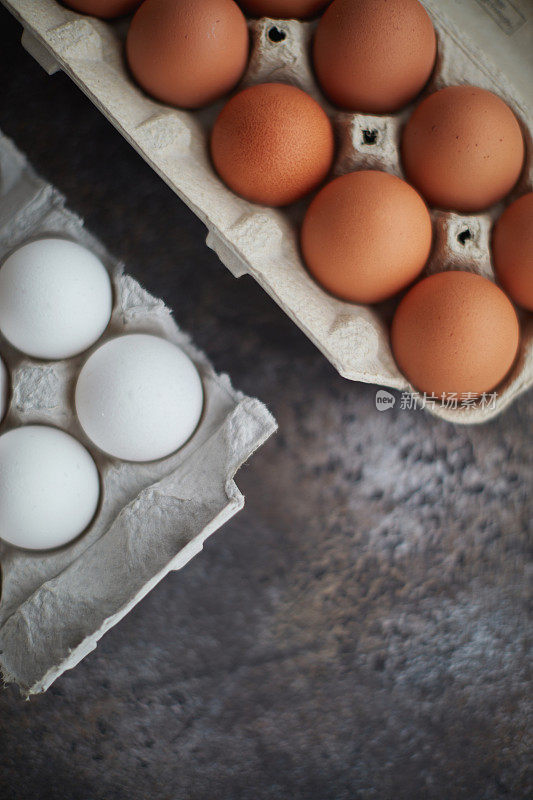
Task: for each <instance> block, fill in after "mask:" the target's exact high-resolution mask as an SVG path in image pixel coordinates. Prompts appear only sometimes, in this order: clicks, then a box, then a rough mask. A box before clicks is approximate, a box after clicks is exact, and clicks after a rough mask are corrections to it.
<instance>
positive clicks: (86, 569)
mask: <svg viewBox="0 0 533 800" xmlns="http://www.w3.org/2000/svg"><path fill="white" fill-rule="evenodd" d="M50 235H53V236H61V237H66V238H68V239H72V240H74V241H77V242H79V243H80V244H82V245H84V246H86V247H88V248H89V249H90V250H91V251H92V252H94V253H95V254H96V255H97V256H98V257H99V258H100V259H101V260H102V262H103V263H104V265H105V266H106V267H107V269H108V270H109V272H110V275H111V278H112V282H113V290H114V306H113V313H112V316H111V321H110V323H109V325H108V327H107V329H106V331H105V332H104V334H103V335H102V336H101V337H100V339H99V340H98V341H97V342H96V343H95V345H93V347H92V348H90V349H89V350H88V351H86V352H84V353H82V354H81V355H79V356H75V357H73V358H68V359H63V360H61V361H40V360H36V359H33V358H29V357H26V356H24V355H22V354H20V353H19V352H17V351H16V350H15V349H14V348H13V347H11V346H10V345H9V343H8V342H7V341H6V340H5V339H4V338H3V337H1V336H0V352H1V354H2V357H3V359H4V361H5V363H6V365H7V367H8V370H9V374H10V384H11V386H10V389H11V391H10V403H9V407H8V410H7V413H6V415H5V417H4V419H3V420H2V421H1V424H0V433H4V432H6V431H8V430H10V429H12V428H15V427H18V426H20V425H26V424H45V425H51V426H55V427H58V428H60V429H62V430H65V431H66V432H67V433H70V434H71V435H73V436H74V437H75V438H76V439H78V440H79V441H81V442H82V444H83V445H84V446H85V447H86V448H87V449H88V451H89V452H90V453H91V455H92V457H93V459H94V460H95V462H96V464H97V467H98V470H99V474H100V484H101V497H100V503H99V507H98V510H97V512H96V515H95V518H94V519H93V521H92V522H91V524H90V526H89V528H88V529H87V530H86V531H85V532H84V533H83V534H82V535H81V536H80V537H79V538H78V539H76V540H74V541H73V542H72V543H70V544H68V545H65V546H64V547H62V548H59V549H56V550H50V551H33V552H32V551H24V550H19V549H17V548H15V547H12V546H10V545H8V544H7V543H4V542H2V541H0V569H1V579H2V582H1V588H0V672H1V674H2V676H3V679H4V681H6V682H15V683H17V684H18V685H19V687H20V688H21V691H22V692H23V693H25V694H27V695H29V694H34V693H36V692H40V691H44V690H46V689H47V688H48V686H50V684H51V683H52V682H53V681H54V680H55V679H56V678H57V677H58V676H59V675H61V674H62V673H63V672H64V671H65V670H66V669H70V668H71V667H73V666H75V665H76V664H77V663H78V662H79V661H80V660H81V659H82V658H83V657H84V656H85V655H86V654H87V653H88V652H90V651H91V650H93V649H94V648H95V647H96V645H97V642H98V640H99V639H100V638H101V636H102V635H103V634H104V633H105V632H106V631H107V630H108V629H109V628H110V627H111V626H112V625H114V624H116V623H117V622H118V621H119V620H120V619H121V618H122V617H123V616H124V615H125V614H126V613H128V611H129V610H130V609H131V608H132V607H133V606H134V605H135V604H136V603H138V602H139V600H141V599H142V597H144V596H145V595H146V594H147V592H149V591H150V589H152V588H153V587H154V586H155V585H156V584H157V583H158V582H159V581H160V580H161V579H162V578H163V577H164V576H165V575H166V574H167V573H168V572H169V571H171V570H176V569H181V567H182V566H184V565H185V564H186V563H187V562H188V561H189V560H190V559H191V558H192V557H193V556H194V555H195V554H196V553H198V552H199V551H200V550H201V549H202V546H203V542H204V541H205V539H206V538H207V537H208V536H210V535H211V534H212V533H213V532H214V531H216V530H217V529H218V528H219V527H220V526H221V525H222V524H223V523H224V522H226V521H227V520H228V519H229V518H230V517H232V516H233V515H234V514H236V513H237V512H238V511H239V510H240V509H241V508H242V506H243V503H244V497H243V496H242V494H241V493H240V492H239V490H238V488H237V486H236V484H235V482H234V476H235V473H236V472H237V470H238V469H239V467H240V466H241V465H242V464H243V463H244V462H245V461H246V460H247V459H248V458H249V457H250V456H251V455H252V453H253V452H254V451H255V450H256V449H257V448H258V447H259V446H260V445H261V444H262V443H263V442H264V441H265V440H266V439H267V438H268V437H269V436H270V435H271V434H272V433H273V432H274V431H275V429H276V423H275V420H274V419H273V417H272V415H271V414H270V413H269V412H268V410H267V409H266V408H265V407H264V406H263V405H262V403H260V402H259V401H258V400H256V399H254V398H251V397H247V396H245V395H243V394H242V393H241V392H239V391H237V390H235V389H233V387H232V386H231V382H230V380H229V378H228V377H227V376H226V375H218V374H217V373H216V372H215V371H214V370H213V368H212V366H211V364H210V363H209V361H208V359H207V358H206V356H205V355H204V354H203V353H202V352H201V351H200V350H198V349H197V348H196V347H195V346H194V345H193V344H192V343H191V341H190V339H189V337H188V336H187V335H186V334H184V333H183V332H182V331H180V329H179V328H178V326H177V325H176V323H175V322H174V319H173V317H172V314H171V312H170V310H169V309H168V308H167V307H166V306H165V304H164V303H163V301H162V300H159V299H157V298H155V297H152V296H151V295H150V294H148V292H146V291H145V290H144V289H143V288H142V287H141V286H140V285H139V284H138V283H137V281H135V280H134V279H133V278H132V277H131V276H129V275H127V274H125V273H124V270H123V265H122V264H120V263H118V262H116V261H115V260H114V259H113V258H112V257H111V256H110V255H109V254H108V253H107V251H106V250H105V249H104V247H103V246H102V244H101V243H100V242H99V241H98V240H97V239H95V238H94V237H93V236H91V234H90V233H89V232H88V231H87V230H86V229H85V228H84V226H83V222H82V220H81V219H80V218H79V217H77V216H76V215H75V214H73V213H71V212H70V211H68V209H66V208H65V205H64V198H63V196H62V195H61V194H60V193H59V192H58V191H57V190H56V189H54V188H53V187H52V186H50V185H49V184H47V183H46V182H45V181H43V180H42V179H41V178H39V177H38V176H37V175H36V174H35V172H34V171H33V170H32V168H31V167H30V166H29V165H28V163H27V162H26V160H25V158H24V156H23V155H22V154H21V153H20V152H19V151H18V150H17V149H16V147H15V146H14V145H13V143H12V142H11V141H10V140H9V139H7V138H6V137H5V136H3V135H2V134H1V133H0V263H1V261H2V260H3V259H4V258H5V257H6V255H7V254H8V253H9V252H10V251H12V250H13V249H14V248H16V247H17V246H18V245H20V244H22V243H23V242H26V241H28V240H30V239H32V238H38V237H41V236H50ZM139 332H142V333H150V334H154V335H157V336H160V337H162V338H165V339H167V340H169V341H171V342H173V343H175V344H176V345H178V346H179V347H181V348H182V350H184V351H185V352H186V353H187V355H188V356H189V357H190V358H191V359H192V360H193V361H194V363H195V365H196V367H197V368H198V370H199V372H200V375H201V378H202V383H203V387H204V410H203V414H202V418H201V420H200V423H199V426H198V428H197V429H196V431H195V433H194V434H193V435H192V437H191V439H190V440H189V441H188V442H187V443H186V444H185V445H184V446H183V447H182V448H181V449H180V450H178V451H177V452H175V453H173V454H171V455H170V456H168V457H166V458H164V459H160V460H158V461H153V462H147V463H134V462H125V461H120V460H118V459H115V458H112V457H109V456H107V455H106V454H104V453H102V452H101V451H100V450H99V449H98V448H97V447H95V446H94V445H93V444H92V442H91V441H90V440H89V439H88V438H87V437H86V435H85V434H84V432H83V430H82V428H81V426H80V424H79V422H78V420H77V417H76V413H75V409H74V401H73V398H74V387H75V383H76V379H77V376H78V374H79V370H80V367H81V366H82V364H83V363H84V362H85V360H86V359H87V357H88V355H89V353H90V352H92V351H93V350H95V349H96V348H97V347H99V346H100V345H101V344H102V343H103V342H105V341H107V340H109V339H111V338H113V337H116V336H119V335H122V334H127V333H139Z"/></svg>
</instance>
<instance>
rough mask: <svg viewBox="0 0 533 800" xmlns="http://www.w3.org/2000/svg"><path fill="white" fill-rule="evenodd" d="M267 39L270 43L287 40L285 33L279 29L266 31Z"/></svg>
mask: <svg viewBox="0 0 533 800" xmlns="http://www.w3.org/2000/svg"><path fill="white" fill-rule="evenodd" d="M268 38H269V39H270V41H271V42H275V43H276V44H277V43H278V42H282V41H283V40H284V39H286V38H287V34H286V33H285V31H281V30H280V29H279V28H270V29H269V31H268Z"/></svg>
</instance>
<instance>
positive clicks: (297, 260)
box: [1, 0, 533, 423]
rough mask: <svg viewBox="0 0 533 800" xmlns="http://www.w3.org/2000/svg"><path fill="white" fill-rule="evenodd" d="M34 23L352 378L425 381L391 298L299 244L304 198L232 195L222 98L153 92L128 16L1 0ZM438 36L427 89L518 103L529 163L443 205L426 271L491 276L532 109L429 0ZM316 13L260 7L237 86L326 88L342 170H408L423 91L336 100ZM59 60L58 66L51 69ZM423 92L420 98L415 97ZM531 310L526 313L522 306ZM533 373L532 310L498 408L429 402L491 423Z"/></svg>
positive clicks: (460, 418) (440, 412)
mask: <svg viewBox="0 0 533 800" xmlns="http://www.w3.org/2000/svg"><path fill="white" fill-rule="evenodd" d="M1 2H3V4H4V5H5V6H6V7H7V8H8V9H10V11H11V12H12V13H13V14H14V15H15V16H16V17H17V19H18V20H19V21H20V22H21V23H22V25H23V26H24V29H25V30H24V35H23V38H24V44H25V46H26V47H27V49H28V50H29V51H30V52H31V53H32V55H35V56H36V57H37V59H38V61H39V62H40V63H42V64H43V66H44V68H45V69H47V71H48V69H50V68H51V67H52V66H53V62H55V63H57V64H58V65H59V67H60V68H61V69H63V70H64V71H65V72H66V73H67V74H68V75H70V77H71V78H72V79H73V80H74V81H75V82H76V84H77V85H78V86H79V87H80V88H81V89H82V91H84V92H85V94H87V95H88V97H89V98H90V99H91V100H92V101H93V102H94V103H95V105H96V106H97V107H98V108H99V109H100V110H101V111H102V113H104V115H105V116H106V117H107V118H108V119H109V120H110V121H111V122H112V124H113V125H115V127H117V128H118V130H119V131H120V132H121V133H122V134H123V135H124V136H125V138H126V139H127V140H128V141H129V142H130V144H131V145H132V146H133V147H134V148H135V149H136V150H137V151H138V152H139V153H140V155H141V156H142V157H143V158H144V159H145V160H146V161H147V162H148V163H149V164H150V165H151V166H152V167H153V169H154V170H155V171H156V172H157V173H158V174H159V175H160V176H161V178H163V180H164V181H165V182H166V183H167V184H168V185H169V186H170V187H171V188H172V189H173V190H174V191H175V192H176V194H177V195H178V196H179V197H180V198H181V199H182V200H183V201H184V202H185V203H186V204H187V205H188V206H189V207H190V208H191V209H192V210H193V211H194V212H195V213H196V214H197V216H198V217H199V218H200V219H201V220H202V221H203V222H204V223H205V225H206V226H207V228H208V235H207V244H208V245H209V246H210V247H211V248H212V249H213V250H214V251H215V252H216V253H217V255H218V256H219V258H220V260H221V261H222V262H223V263H224V264H225V265H226V266H227V268H228V269H229V270H230V271H231V272H232V274H233V275H235V276H236V277H241V276H242V275H245V274H249V275H251V276H252V277H253V278H254V279H255V280H256V281H257V282H258V283H259V284H260V285H261V286H262V287H263V288H264V289H265V291H266V292H267V293H268V294H269V295H270V296H271V297H272V298H273V299H274V300H275V301H276V302H277V303H278V305H279V306H280V307H281V308H282V309H283V310H284V311H285V312H286V313H287V315H288V316H289V317H290V318H291V319H292V320H293V321H294V322H295V323H296V324H297V325H298V326H299V327H300V328H301V329H302V330H303V331H304V333H305V334H306V335H307V336H308V337H309V338H310V339H311V341H313V342H314V344H315V345H316V346H317V347H318V348H319V349H320V350H321V352H322V353H323V354H324V355H325V356H326V357H327V358H328V359H329V361H331V363H332V364H333V365H334V367H335V368H336V369H337V371H338V372H339V373H340V374H341V375H342V376H343V377H345V378H347V379H349V380H353V381H363V382H366V383H376V384H380V385H383V386H388V387H392V388H395V389H398V390H404V391H415V390H414V389H413V387H412V386H411V385H410V384H409V383H408V382H407V380H406V379H405V378H404V376H403V375H401V373H400V372H399V370H398V368H397V367H396V364H395V362H394V358H393V356H392V352H391V348H390V343H389V333H388V324H387V319H386V315H385V314H384V313H383V310H382V308H381V307H379V306H378V307H369V306H361V305H355V304H351V303H346V302H343V301H341V300H337V299H336V298H334V297H332V296H330V295H328V294H327V293H326V292H325V291H323V290H322V289H321V288H320V287H319V286H318V285H317V284H316V283H315V282H314V281H313V280H312V278H311V277H310V275H309V274H308V272H307V270H306V268H305V266H304V264H303V262H302V258H301V255H300V250H299V245H298V224H297V216H298V215H295V213H294V209H291V208H289V209H287V210H279V209H269V208H265V207H261V206H257V205H254V204H251V203H249V202H247V201H246V200H243V199H242V198H239V197H237V196H236V195H234V194H233V193H232V192H231V191H230V190H229V189H227V188H226V187H225V186H224V185H223V184H222V182H221V181H220V180H219V178H218V177H217V176H216V174H215V172H214V170H213V168H212V166H211V163H210V159H209V155H208V144H207V143H208V134H209V130H210V127H211V125H212V123H213V121H214V119H215V117H216V113H217V112H218V110H219V109H220V108H221V107H222V104H223V103H222V101H219V102H218V103H216V104H215V105H214V106H212V107H210V108H208V109H204V110H202V111H200V112H193V113H190V112H186V111H182V110H179V109H174V108H171V107H169V106H165V105H162V104H160V103H157V102H156V101H154V100H152V99H151V98H149V97H148V96H147V95H145V94H144V92H143V91H142V90H141V89H139V88H138V87H137V86H136V85H135V84H134V83H133V82H132V80H131V78H130V75H129V73H128V70H127V68H126V66H125V60H124V54H123V45H124V40H125V36H126V32H127V27H128V21H127V20H120V21H119V22H114V23H108V22H102V21H100V20H96V19H94V18H91V17H85V16H82V15H79V14H77V13H75V12H73V11H71V10H69V9H67V8H65V7H64V6H61V5H59V4H58V3H56V2H55V0H41V2H39V3H34V2H32V0H1ZM423 4H424V5H425V6H426V8H427V10H428V12H429V14H430V16H431V17H432V20H433V23H434V25H435V29H436V32H437V38H438V56H437V62H436V67H435V70H434V73H433V75H432V77H431V79H430V81H429V83H428V85H427V87H426V88H425V89H424V91H423V93H422V95H421V97H423V96H425V95H427V94H429V93H431V92H433V91H436V90H437V89H440V88H443V87H444V86H448V85H454V84H458V83H460V84H464V83H466V84H472V85H476V86H481V87H483V88H486V89H489V90H491V91H494V92H496V93H497V94H499V95H500V96H501V97H502V98H503V99H504V100H506V102H508V103H509V105H510V106H511V107H512V108H513V110H514V111H515V113H516V114H517V116H518V118H519V120H520V122H521V125H522V129H523V132H524V137H525V141H526V150H527V158H526V165H525V168H524V172H523V175H522V178H521V180H520V182H519V185H518V186H517V188H516V189H515V190H514V192H513V193H512V194H511V195H510V196H509V198H506V201H505V203H500V204H498V205H496V206H494V207H492V208H490V209H488V210H487V212H485V213H483V214H477V215H472V216H470V215H461V214H455V213H453V212H444V211H438V210H432V211H431V215H432V219H433V223H434V245H433V250H432V254H431V256H430V259H429V261H428V264H427V266H426V274H431V273H433V272H437V271H442V270H443V269H449V268H453V269H470V270H473V271H475V272H478V273H480V274H483V275H485V276H487V277H489V278H494V271H493V267H492V263H491V258H490V251H489V233H490V228H491V226H492V224H493V222H494V220H495V219H496V218H497V216H498V215H499V214H500V213H501V211H502V210H503V208H504V206H505V205H507V204H508V203H509V202H511V201H512V200H513V199H515V198H516V197H517V196H518V195H520V194H523V193H524V192H526V191H530V190H531V189H532V188H533V171H532V153H533V146H532V131H533V123H532V120H531V112H530V110H528V109H527V107H526V104H525V103H524V102H523V101H521V100H520V99H519V98H518V97H517V95H516V92H515V91H514V89H513V87H512V86H511V85H510V84H509V82H508V81H507V80H506V78H505V77H504V76H503V75H502V74H501V73H499V72H498V70H497V69H496V68H494V67H493V66H492V65H491V64H490V62H489V61H488V60H487V58H486V56H485V54H484V53H482V52H480V50H479V48H476V47H475V46H474V45H473V44H472V42H471V41H470V40H467V39H466V38H465V36H464V35H463V34H462V32H460V31H458V30H457V28H456V27H454V25H453V24H451V23H450V21H449V20H448V19H447V18H446V16H445V15H444V14H443V12H442V10H441V8H440V4H439V3H438V2H437V0H423ZM315 26H316V22H299V21H296V20H275V19H266V18H263V19H259V20H251V21H250V22H249V27H250V32H251V41H252V47H251V55H250V61H249V64H248V68H247V71H246V73H245V75H244V78H243V80H242V82H241V85H240V87H238V88H242V87H244V86H248V85H252V84H255V83H262V82H266V81H281V82H285V83H291V84H293V85H296V86H298V87H300V88H301V89H303V90H304V91H307V92H308V93H309V94H311V95H312V96H313V97H315V99H317V100H318V101H319V102H320V103H321V105H322V106H323V107H324V109H325V110H326V112H327V113H328V115H329V116H330V118H331V120H332V122H333V125H334V128H335V132H336V137H337V140H338V148H337V157H336V161H335V164H334V167H333V170H332V177H333V176H334V175H340V174H344V173H346V172H349V171H352V170H355V169H362V168H370V169H382V170H386V171H389V172H392V173H394V174H396V175H399V176H400V177H404V175H403V171H402V167H401V161H400V157H399V140H400V132H401V128H402V126H403V124H404V123H405V121H406V119H407V118H408V116H409V114H410V113H411V111H412V109H413V107H414V105H415V104H411V105H410V106H408V107H407V108H405V109H403V110H402V111H401V112H399V113H398V114H395V115H390V116H375V115H368V114H350V113H346V112H343V111H339V110H337V109H335V108H333V107H332V106H331V105H330V104H329V103H328V102H327V101H326V99H325V98H324V96H323V95H322V94H321V92H320V90H319V88H318V86H317V84H316V81H315V79H314V76H313V71H312V67H311V60H310V42H311V38H312V35H313V31H314V28H315ZM47 65H48V68H47ZM419 99H420V98H417V101H416V102H418V100H419ZM522 316H523V315H522ZM532 385H533V326H532V324H531V319H530V316H529V317H527V316H526V317H524V316H523V319H522V342H521V349H520V353H519V355H518V358H517V360H516V363H515V365H514V367H513V369H512V370H511V372H510V374H509V375H508V376H507V378H506V379H505V381H504V382H503V384H502V385H501V386H500V387H498V396H497V400H496V403H495V404H494V406H493V407H491V406H483V405H481V404H480V405H478V406H476V407H474V408H471V407H470V406H469V407H468V408H462V407H459V408H457V409H453V408H446V407H444V406H441V405H439V404H436V405H435V406H434V407H430V409H429V410H430V411H431V412H432V413H434V414H435V415H437V416H439V417H442V418H444V419H447V420H448V421H451V422H459V423H479V422H484V421H486V420H488V419H490V418H492V417H494V416H496V415H497V414H499V413H500V412H501V411H503V409H505V408H506V407H507V406H508V405H509V404H510V403H511V402H512V401H513V400H514V399H515V398H516V397H518V396H519V395H520V394H521V393H522V392H524V391H526V390H527V389H528V388H530V387H531V386H532Z"/></svg>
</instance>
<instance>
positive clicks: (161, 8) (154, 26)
mask: <svg viewBox="0 0 533 800" xmlns="http://www.w3.org/2000/svg"><path fill="white" fill-rule="evenodd" d="M248 51H249V37H248V28H247V25H246V20H245V18H244V15H243V13H242V11H241V10H240V8H239V7H238V5H237V4H236V3H235V2H233V0H144V3H143V4H142V5H141V7H140V8H139V10H138V11H137V12H136V14H135V16H134V17H133V19H132V22H131V25H130V29H129V31H128V36H127V40H126V55H127V59H128V64H129V67H130V69H131V72H132V74H133V77H134V78H135V80H136V81H137V82H138V83H139V85H140V86H142V88H143V89H144V90H145V91H146V92H147V93H148V94H150V95H152V96H153V97H155V98H157V99H158V100H162V101H163V102H164V103H168V104H170V105H174V106H179V107H181V108H200V107H202V106H205V105H208V104H209V103H212V102H213V101H214V100H216V99H217V98H219V97H221V96H222V95H224V94H226V92H229V91H230V90H231V89H233V87H234V86H235V85H236V84H237V83H238V81H239V80H240V79H241V77H242V75H243V73H244V70H245V68H246V63H247V60H248Z"/></svg>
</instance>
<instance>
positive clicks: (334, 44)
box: [313, 0, 437, 114]
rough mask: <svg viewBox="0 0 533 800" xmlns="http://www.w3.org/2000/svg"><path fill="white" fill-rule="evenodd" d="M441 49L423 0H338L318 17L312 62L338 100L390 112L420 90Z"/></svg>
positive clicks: (326, 89)
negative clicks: (422, 3) (438, 47)
mask: <svg viewBox="0 0 533 800" xmlns="http://www.w3.org/2000/svg"><path fill="white" fill-rule="evenodd" d="M436 52H437V39H436V36H435V30H434V28H433V23H432V22H431V19H430V17H429V15H428V13H427V11H426V10H425V8H424V7H423V6H422V5H421V4H420V3H419V2H418V0H334V2H333V3H332V4H331V5H330V6H329V7H328V8H327V9H326V11H325V13H324V15H323V16H322V17H321V19H320V21H319V23H318V27H317V30H316V33H315V38H314V42H313V64H314V67H315V72H316V76H317V79H318V82H319V84H320V86H321V87H322V90H323V91H324V93H325V94H326V95H327V97H329V99H330V100H331V101H332V102H333V103H335V104H336V105H338V106H340V107H341V108H345V109H348V110H350V111H364V112H369V113H371V114H386V113H391V112H393V111H397V110H398V109H400V108H402V107H403V106H405V105H407V103H409V102H410V101H411V100H413V98H414V97H416V95H417V94H418V93H419V92H420V91H421V89H422V88H423V87H424V85H425V84H426V83H427V81H428V79H429V77H430V75H431V72H432V70H433V65H434V63H435V56H436Z"/></svg>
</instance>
